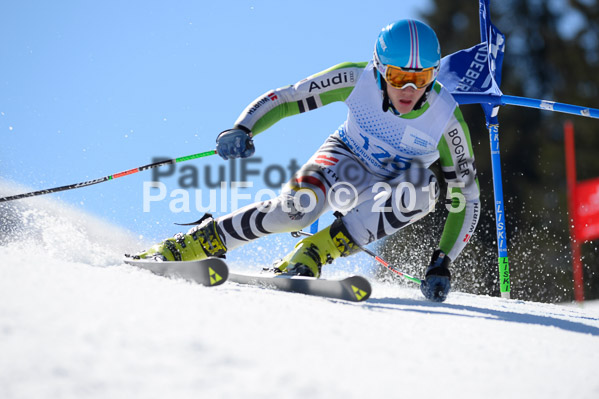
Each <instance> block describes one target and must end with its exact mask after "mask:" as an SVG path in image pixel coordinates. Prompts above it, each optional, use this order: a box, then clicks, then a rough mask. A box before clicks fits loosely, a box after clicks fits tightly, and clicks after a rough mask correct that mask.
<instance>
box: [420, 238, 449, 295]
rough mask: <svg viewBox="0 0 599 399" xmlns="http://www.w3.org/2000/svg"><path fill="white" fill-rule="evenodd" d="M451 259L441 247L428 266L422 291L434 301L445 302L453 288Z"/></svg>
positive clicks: (421, 286) (421, 287)
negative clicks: (450, 268)
mask: <svg viewBox="0 0 599 399" xmlns="http://www.w3.org/2000/svg"><path fill="white" fill-rule="evenodd" d="M450 263H451V259H449V256H447V255H445V253H444V252H443V251H441V250H440V249H438V250H436V251H435V252H434V253H433V257H432V259H431V263H430V265H429V266H428V267H427V268H426V274H425V277H424V281H422V284H421V285H420V291H422V293H423V294H424V296H425V297H426V299H428V300H431V301H433V302H443V301H444V300H445V299H447V294H449V290H450V289H451V273H450V272H449V264H450Z"/></svg>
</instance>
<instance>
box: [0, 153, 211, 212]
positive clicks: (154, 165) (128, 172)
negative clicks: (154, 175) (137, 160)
mask: <svg viewBox="0 0 599 399" xmlns="http://www.w3.org/2000/svg"><path fill="white" fill-rule="evenodd" d="M214 154H216V151H215V150H211V151H206V152H200V153H198V154H193V155H187V156H184V157H179V158H174V159H168V160H164V161H159V162H154V163H151V164H148V165H144V166H139V167H137V168H133V169H129V170H126V171H123V172H119V173H115V174H113V175H109V176H104V177H101V178H99V179H94V180H88V181H84V182H81V183H75V184H69V185H67V186H61V187H54V188H48V189H45V190H39V191H33V192H30V193H24V194H18V195H12V196H10V197H1V198H0V202H6V201H12V200H16V199H21V198H28V197H36V196H38V195H44V194H50V193H57V192H59V191H66V190H73V189H75V188H80V187H87V186H92V185H94V184H98V183H102V182H105V181H108V180H114V179H117V178H119V177H123V176H128V175H132V174H134V173H137V172H141V171H144V170H148V169H153V168H157V167H159V166H164V165H171V164H175V163H177V162H184V161H189V160H191V159H196V158H203V157H207V156H209V155H214Z"/></svg>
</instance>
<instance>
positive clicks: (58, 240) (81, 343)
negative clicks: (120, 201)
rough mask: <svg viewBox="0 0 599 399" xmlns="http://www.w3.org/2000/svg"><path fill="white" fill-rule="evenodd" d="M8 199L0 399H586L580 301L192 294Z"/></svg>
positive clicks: (85, 220)
mask: <svg viewBox="0 0 599 399" xmlns="http://www.w3.org/2000/svg"><path fill="white" fill-rule="evenodd" d="M23 203H26V204H28V205H27V206H25V205H19V206H18V207H17V208H14V209H11V210H10V212H12V214H13V216H14V215H16V217H15V218H13V220H12V223H15V220H16V223H17V224H18V223H20V224H19V226H18V227H19V229H16V230H15V229H13V230H14V235H15V237H16V238H17V240H16V241H10V242H9V240H7V237H0V238H1V239H0V242H3V244H2V246H0V398H3V399H16V398H53V399H56V398H77V399H80V398H82V397H83V398H86V399H95V398H98V399H99V398H165V397H172V398H275V397H276V398H340V397H344V398H412V397H426V398H429V397H444V398H481V397H484V398H506V397H509V398H543V399H546V398H576V399H582V398H597V397H599V380H598V379H597V378H596V375H597V371H596V370H597V367H598V366H599V306H598V305H597V304H596V303H587V304H585V305H584V306H580V305H555V304H541V303H533V302H525V301H519V300H507V299H502V298H496V297H486V296H475V295H470V294H465V293H459V292H452V293H451V294H450V296H449V299H448V300H447V301H446V302H445V303H443V304H435V303H431V302H427V301H426V300H424V298H423V297H422V295H421V294H420V293H419V292H418V290H416V289H410V288H405V287H398V286H393V285H389V284H383V283H377V282H374V281H373V282H372V283H373V288H374V292H373V296H372V298H371V299H369V300H368V301H367V302H365V303H359V304H356V303H348V302H344V301H336V300H330V299H323V298H316V297H309V296H305V295H300V294H289V293H282V292H276V291H272V290H267V289H263V288H257V287H246V286H240V285H236V284H233V283H226V284H224V285H221V286H218V287H212V288H208V287H203V286H198V285H195V284H192V283H188V282H185V281H181V280H170V279H166V278H162V277H159V276H155V275H153V274H151V273H149V272H147V271H143V270H138V269H136V268H133V267H131V266H127V265H124V264H122V263H121V261H120V260H121V254H122V253H123V252H125V251H127V250H129V251H131V250H132V249H137V248H138V245H140V243H139V242H138V241H137V238H136V237H135V235H133V234H132V233H129V232H126V231H122V230H121V229H119V228H117V227H115V226H111V225H109V224H106V223H104V222H102V221H99V220H96V219H94V218H93V217H91V216H90V215H86V214H84V213H81V212H80V211H74V210H71V209H68V208H66V207H65V206H62V205H59V204H56V203H54V202H52V201H40V200H27V201H26V202H22V203H21V204H23ZM2 210H4V211H5V212H6V210H7V208H6V207H5V205H2V207H0V211H2ZM0 215H1V213H0ZM13 227H14V226H13ZM13 230H10V229H9V230H8V231H9V232H11V231H13ZM17 230H18V231H17ZM3 234H8V233H6V232H5V231H4V233H3ZM11 234H12V233H11ZM241 250H242V251H243V249H241ZM232 268H236V269H244V268H245V270H248V265H243V264H234V265H232Z"/></svg>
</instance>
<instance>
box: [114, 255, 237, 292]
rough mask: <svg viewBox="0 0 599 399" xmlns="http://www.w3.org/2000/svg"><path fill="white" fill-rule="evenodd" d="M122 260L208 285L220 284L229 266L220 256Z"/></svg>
mask: <svg viewBox="0 0 599 399" xmlns="http://www.w3.org/2000/svg"><path fill="white" fill-rule="evenodd" d="M124 262H125V263H127V264H129V265H132V266H135V267H139V268H141V269H146V270H149V271H151V272H152V273H154V274H157V275H159V276H164V277H171V278H182V279H185V280H187V281H192V282H195V283H198V284H202V285H205V286H208V287H212V286H216V285H220V284H222V283H224V282H225V281H227V278H228V277H229V268H228V267H227V264H226V263H225V262H224V261H223V260H222V259H220V258H208V259H203V260H192V261H164V262H160V261H149V260H143V259H139V260H134V259H126V260H125V261H124Z"/></svg>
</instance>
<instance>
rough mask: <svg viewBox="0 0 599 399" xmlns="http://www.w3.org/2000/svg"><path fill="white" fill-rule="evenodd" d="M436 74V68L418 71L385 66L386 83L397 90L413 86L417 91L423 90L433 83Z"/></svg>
mask: <svg viewBox="0 0 599 399" xmlns="http://www.w3.org/2000/svg"><path fill="white" fill-rule="evenodd" d="M381 72H383V71H381ZM436 72H437V71H436V68H435V67H430V68H424V69H417V70H416V69H403V68H400V67H396V66H393V65H385V71H384V76H385V81H387V83H389V84H390V85H391V86H393V87H395V88H398V89H403V88H404V87H406V86H413V87H414V88H415V89H423V88H425V87H426V86H428V85H430V84H431V83H433V81H434V80H435V78H436V75H437V74H436Z"/></svg>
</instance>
